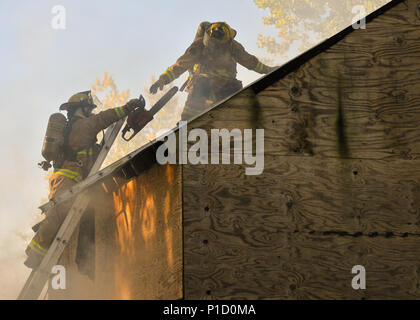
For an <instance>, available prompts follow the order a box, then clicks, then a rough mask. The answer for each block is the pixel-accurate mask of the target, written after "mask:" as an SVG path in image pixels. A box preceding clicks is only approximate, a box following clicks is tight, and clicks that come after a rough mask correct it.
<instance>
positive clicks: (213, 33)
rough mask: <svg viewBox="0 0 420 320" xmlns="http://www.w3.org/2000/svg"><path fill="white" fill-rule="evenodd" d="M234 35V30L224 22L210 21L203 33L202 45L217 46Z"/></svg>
mask: <svg viewBox="0 0 420 320" xmlns="http://www.w3.org/2000/svg"><path fill="white" fill-rule="evenodd" d="M235 36H236V31H235V30H234V29H232V28H231V27H230V26H229V25H228V24H227V23H226V22H215V23H212V24H211V25H210V26H209V27H208V28H207V30H206V33H205V34H204V40H203V41H204V45H205V46H206V47H212V46H217V45H221V44H225V43H227V42H229V41H231V40H232V39H233V38H235Z"/></svg>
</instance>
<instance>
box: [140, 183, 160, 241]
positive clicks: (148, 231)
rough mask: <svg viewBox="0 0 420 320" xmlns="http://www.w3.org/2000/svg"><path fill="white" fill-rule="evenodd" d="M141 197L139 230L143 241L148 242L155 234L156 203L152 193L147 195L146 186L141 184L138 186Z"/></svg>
mask: <svg viewBox="0 0 420 320" xmlns="http://www.w3.org/2000/svg"><path fill="white" fill-rule="evenodd" d="M140 189H141V194H142V196H143V197H142V199H145V200H144V201H142V207H141V209H140V219H141V230H142V235H143V239H144V242H145V243H146V244H148V243H150V240H151V239H152V238H153V237H154V236H155V234H156V215H157V212H156V205H155V197H154V196H153V195H148V194H147V192H146V188H144V187H143V186H142V187H141V188H140Z"/></svg>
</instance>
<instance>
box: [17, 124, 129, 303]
mask: <svg viewBox="0 0 420 320" xmlns="http://www.w3.org/2000/svg"><path fill="white" fill-rule="evenodd" d="M124 121H125V118H124V119H121V120H119V121H118V122H116V123H114V124H112V125H111V126H110V127H109V128H108V129H107V130H106V132H105V135H104V138H103V141H104V142H103V146H102V149H101V152H100V153H99V156H98V158H97V160H96V162H95V164H94V165H93V167H92V169H91V171H90V173H89V176H88V177H87V178H86V179H85V180H88V179H89V177H92V176H96V175H95V174H96V173H97V172H98V171H99V169H100V168H101V166H102V164H103V162H104V161H105V158H106V156H107V155H108V152H109V150H110V149H111V146H112V145H113V143H114V141H115V139H116V138H117V135H118V133H119V132H120V129H121V128H122V126H123V124H124ZM88 204H89V195H88V194H87V193H86V192H85V193H80V194H78V195H77V197H76V199H75V201H74V203H73V206H72V207H71V209H70V211H69V213H68V214H67V216H66V218H65V220H64V222H63V224H62V225H61V227H60V229H59V231H58V233H57V235H56V237H55V239H54V240H53V242H52V244H51V246H50V248H49V249H48V251H47V254H46V255H45V256H44V258H43V259H42V262H41V264H40V265H39V267H38V268H37V269H35V270H33V271H32V273H31V274H30V276H29V278H28V280H27V281H26V283H25V285H24V287H23V288H22V291H21V292H20V294H19V296H18V300H35V299H37V298H38V297H39V295H40V294H41V292H42V290H43V289H44V287H45V284H46V283H47V281H48V279H49V278H50V276H51V269H52V267H53V266H54V265H55V264H56V263H57V262H58V260H59V259H60V257H61V254H62V253H63V251H64V248H65V247H66V245H67V243H68V242H69V241H70V238H71V236H72V234H73V232H74V230H75V229H76V227H77V225H78V224H79V222H80V218H81V217H82V215H83V212H84V211H85V209H86V208H87V206H88ZM43 211H45V210H43Z"/></svg>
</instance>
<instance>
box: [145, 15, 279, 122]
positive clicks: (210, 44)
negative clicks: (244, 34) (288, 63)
mask: <svg viewBox="0 0 420 320" xmlns="http://www.w3.org/2000/svg"><path fill="white" fill-rule="evenodd" d="M235 36H236V31H235V30H234V29H232V28H231V27H230V26H229V25H228V24H227V23H225V22H216V23H210V22H203V23H201V24H200V26H199V28H198V31H197V34H196V37H195V40H194V42H193V43H192V44H191V45H190V46H189V48H188V49H187V50H186V52H185V53H184V54H183V55H182V56H181V57H180V58H179V59H178V60H177V61H176V63H175V64H174V65H172V66H170V67H169V68H168V69H167V70H166V71H165V72H164V73H163V74H162V75H161V76H160V77H159V79H158V80H157V81H156V82H155V83H154V84H153V85H152V86H151V87H150V92H151V93H152V94H154V93H156V92H157V90H158V89H160V90H162V89H163V87H164V86H165V85H166V84H168V83H170V82H172V81H174V80H175V79H176V78H178V77H179V76H180V75H182V74H183V73H184V72H185V71H189V72H190V77H189V81H188V84H187V86H186V91H187V92H188V93H189V94H188V98H187V101H186V103H185V107H184V110H183V113H182V115H181V118H182V120H189V119H191V118H192V117H194V116H195V115H197V114H199V113H201V112H202V111H204V110H206V109H207V107H209V106H211V105H213V104H214V103H217V102H218V101H221V100H223V99H224V98H226V97H228V96H229V95H231V94H233V93H235V92H236V91H238V90H240V89H241V88H242V82H241V81H239V80H237V79H236V74H237V70H236V64H237V63H239V64H241V65H243V66H244V67H246V68H248V69H250V70H253V71H255V72H258V73H263V74H265V73H269V72H271V71H272V70H273V69H274V67H269V66H266V65H265V64H263V63H261V62H260V61H259V60H258V59H257V58H256V57H255V56H253V55H251V54H249V53H248V52H246V51H245V49H244V47H243V46H242V45H241V44H240V43H239V42H237V41H236V40H234V38H235Z"/></svg>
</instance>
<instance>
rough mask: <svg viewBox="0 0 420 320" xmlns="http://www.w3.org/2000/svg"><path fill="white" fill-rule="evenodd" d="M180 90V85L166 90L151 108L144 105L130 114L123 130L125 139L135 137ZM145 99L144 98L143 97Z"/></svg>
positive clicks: (128, 139)
mask: <svg viewBox="0 0 420 320" xmlns="http://www.w3.org/2000/svg"><path fill="white" fill-rule="evenodd" d="M177 92H178V87H172V88H171V89H170V90H169V91H168V92H166V93H165V94H164V95H163V97H162V98H160V99H159V101H158V102H156V103H155V105H154V106H153V107H151V108H150V110H146V109H144V103H143V106H142V107H140V108H137V109H135V110H134V111H133V112H131V113H130V114H129V115H128V118H127V124H126V125H125V127H124V129H123V130H122V138H123V139H124V140H125V141H130V140H131V139H133V138H134V137H135V136H136V134H137V133H139V132H140V131H141V130H142V129H143V128H144V127H145V126H146V125H147V124H148V123H149V122H150V121H152V120H153V117H154V115H155V114H156V113H158V112H159V111H160V109H162V108H163V107H164V106H165V105H166V104H167V103H168V102H169V100H171V99H172V97H173V96H174V95H175V94H176V93H177ZM142 98H143V97H142ZM143 101H144V99H143ZM130 131H133V132H132V133H131V135H130V136H129V137H128V138H127V134H128V133H129V132H130Z"/></svg>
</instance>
